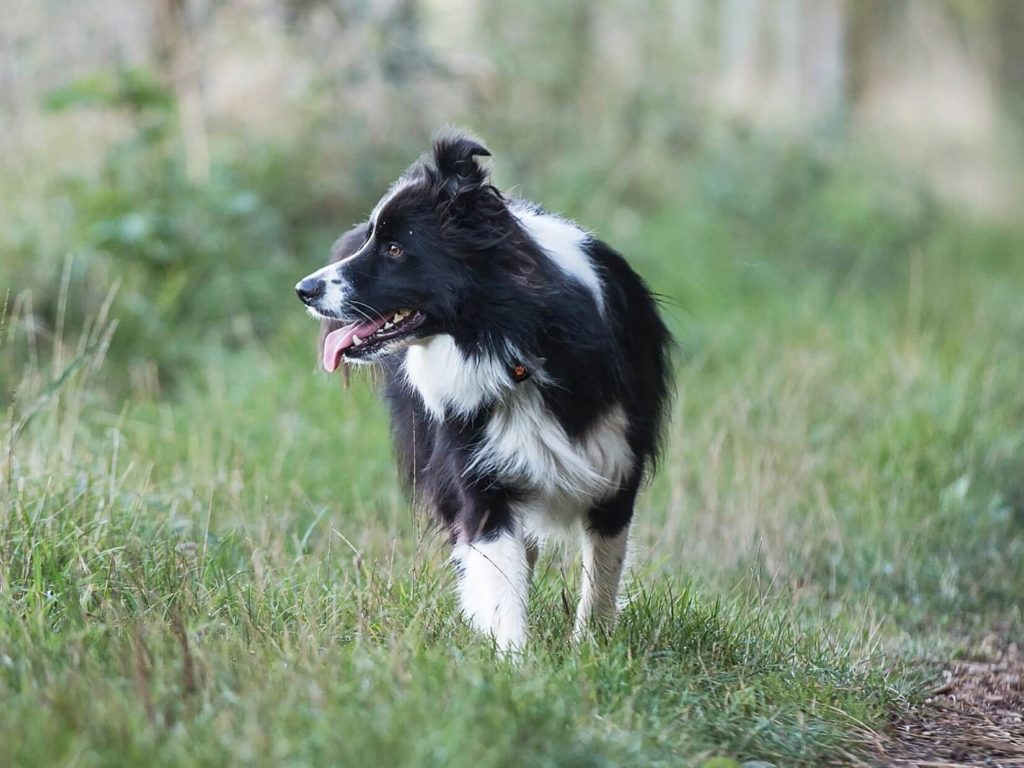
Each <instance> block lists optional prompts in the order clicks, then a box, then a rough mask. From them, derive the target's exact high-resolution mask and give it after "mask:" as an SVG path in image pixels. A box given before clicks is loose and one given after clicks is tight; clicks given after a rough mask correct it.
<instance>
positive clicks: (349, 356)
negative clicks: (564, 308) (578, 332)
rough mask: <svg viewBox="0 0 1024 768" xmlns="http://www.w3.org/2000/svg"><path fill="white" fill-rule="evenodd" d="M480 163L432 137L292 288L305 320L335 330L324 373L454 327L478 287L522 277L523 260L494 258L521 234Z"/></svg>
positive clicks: (478, 151)
mask: <svg viewBox="0 0 1024 768" xmlns="http://www.w3.org/2000/svg"><path fill="white" fill-rule="evenodd" d="M487 155H490V153H489V152H488V151H487V149H485V148H484V146H483V145H482V144H481V143H480V142H479V141H477V140H476V139H474V138H472V137H470V136H468V135H466V134H462V133H455V132H446V133H443V134H441V135H440V136H439V137H438V138H437V139H436V140H435V142H434V146H433V149H432V151H431V152H429V153H428V154H426V155H424V156H423V157H422V158H421V159H420V160H419V161H418V162H417V163H415V164H414V165H413V166H412V167H411V168H409V170H408V171H406V173H405V174H404V175H403V176H402V177H401V178H400V179H399V180H398V181H397V182H395V184H394V185H393V186H392V187H391V189H390V190H389V191H388V193H387V194H386V195H385V196H384V197H383V198H382V199H381V201H380V202H379V203H378V204H377V206H376V208H374V210H373V213H372V214H371V215H370V220H369V221H368V222H367V223H366V224H363V225H361V226H360V227H357V228H356V229H354V230H352V231H351V232H349V233H347V234H346V235H344V236H342V238H341V239H340V240H339V241H338V243H337V244H336V245H335V249H334V255H333V258H334V259H335V261H333V263H331V264H330V265H328V266H327V267H324V268H323V269H321V270H318V271H317V272H314V273H313V274H311V275H309V276H308V277H306V278H304V279H303V280H301V281H300V282H299V283H298V285H296V286H295V290H296V292H297V293H298V295H299V298H300V299H301V300H302V302H303V303H304V304H305V305H306V306H307V307H308V308H309V311H310V312H311V313H312V314H313V315H315V316H317V317H320V318H323V319H325V320H328V321H331V322H332V323H333V324H335V325H336V326H337V327H335V328H334V330H331V331H330V332H329V333H328V334H327V335H326V337H325V338H324V344H323V362H324V368H326V369H327V370H328V371H333V370H334V369H335V368H337V367H338V365H339V364H340V363H341V362H343V361H344V362H369V361H372V360H375V359H378V358H380V357H383V356H384V355H387V354H390V353H393V352H395V351H397V350H399V349H401V348H403V347H405V346H407V345H408V344H410V343H413V342H415V341H417V340H419V339H423V338H426V337H428V336H432V335H435V334H438V333H445V332H450V331H451V329H452V328H453V327H454V326H455V325H457V324H459V325H462V326H464V325H465V323H466V321H467V312H469V313H471V314H473V313H476V312H478V311H479V310H478V309H470V306H469V305H470V304H471V303H472V299H471V297H473V296H474V295H478V294H479V286H480V285H481V284H482V283H485V282H486V281H487V280H489V279H491V278H493V277H495V276H498V275H499V274H500V273H502V272H503V271H504V275H505V278H506V279H507V277H508V276H509V275H514V274H516V273H522V272H523V264H522V262H523V259H521V258H520V259H516V260H514V261H516V262H517V264H512V263H509V262H510V260H509V258H507V257H503V256H502V255H501V254H507V253H509V248H508V246H509V245H512V246H514V242H510V241H516V240H517V239H519V238H521V237H522V232H521V230H520V228H519V227H518V224H517V222H516V219H515V217H514V216H513V214H512V213H511V212H510V211H509V209H508V206H507V205H506V202H505V200H504V198H503V197H502V195H501V193H500V192H498V190H497V189H495V188H494V187H493V186H492V185H491V182H490V178H489V175H488V172H487V170H486V169H485V168H483V167H482V166H481V165H480V162H479V161H478V160H477V158H478V157H481V156H487ZM512 250H513V251H515V250H518V249H516V248H515V247H513V248H512ZM528 260H529V259H527V261H528ZM477 301H478V299H477Z"/></svg>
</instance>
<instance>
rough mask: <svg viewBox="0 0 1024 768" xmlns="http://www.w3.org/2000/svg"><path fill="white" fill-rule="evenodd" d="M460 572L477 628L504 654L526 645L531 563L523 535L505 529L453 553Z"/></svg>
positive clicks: (465, 605) (462, 593)
mask: <svg viewBox="0 0 1024 768" xmlns="http://www.w3.org/2000/svg"><path fill="white" fill-rule="evenodd" d="M452 559H453V560H454V561H455V562H456V565H457V567H458V570H459V602H460V603H461V605H462V612H463V613H464V614H465V616H466V618H467V619H468V620H469V622H470V624H472V625H473V627H474V628H475V629H476V630H477V631H479V632H481V633H483V634H485V635H490V636H491V637H493V638H494V642H495V644H496V645H497V646H498V649H499V650H500V651H501V652H502V653H509V652H516V651H521V650H522V649H523V647H524V646H525V645H526V601H527V596H528V592H529V580H530V564H529V562H528V559H527V547H526V542H525V541H524V539H523V537H522V535H521V534H520V533H519V532H518V531H517V530H508V529H502V530H498V531H494V532H492V533H491V534H490V535H485V536H480V537H477V538H475V539H474V540H473V541H471V542H459V543H457V544H456V545H455V548H454V550H453V552H452Z"/></svg>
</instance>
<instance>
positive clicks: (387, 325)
mask: <svg viewBox="0 0 1024 768" xmlns="http://www.w3.org/2000/svg"><path fill="white" fill-rule="evenodd" d="M394 327H395V324H394V323H384V330H385V331H386V330H388V329H389V328H394Z"/></svg>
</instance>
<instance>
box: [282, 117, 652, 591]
mask: <svg viewBox="0 0 1024 768" xmlns="http://www.w3.org/2000/svg"><path fill="white" fill-rule="evenodd" d="M489 154H490V153H489V152H488V151H487V150H486V149H484V147H483V146H482V145H481V144H480V143H479V142H478V141H477V140H475V139H473V138H471V137H469V136H466V135H463V134H458V133H447V134H444V135H442V136H441V137H440V138H438V139H437V140H436V142H435V145H434V148H433V151H432V152H431V153H430V154H428V155H426V156H424V157H423V158H421V160H420V161H419V162H418V163H416V164H415V165H413V166H412V167H411V168H410V169H409V171H407V172H406V174H405V175H404V176H403V177H402V179H400V180H399V182H397V183H396V185H395V187H393V188H392V191H391V192H390V193H389V195H388V196H386V197H385V198H384V200H383V201H382V203H381V204H380V205H379V206H378V209H377V210H376V211H375V213H374V216H373V217H372V220H371V221H369V222H367V223H364V224H360V225H359V226H357V227H355V228H354V229H352V230H351V231H349V232H347V233H345V234H344V235H343V236H342V237H341V238H340V239H339V240H338V241H337V243H336V244H335V247H334V249H333V253H332V263H334V262H342V261H343V262H344V263H342V264H340V265H339V266H338V267H337V270H338V272H337V273H336V274H337V277H335V278H334V279H336V280H337V282H338V283H341V282H342V278H343V279H344V281H346V282H347V290H348V291H349V293H348V294H347V296H348V298H349V303H347V304H346V306H345V307H343V308H341V309H339V310H336V311H333V312H330V311H325V310H324V308H323V307H318V306H317V305H316V304H315V302H310V301H307V303H308V304H310V306H311V307H313V308H314V310H316V312H317V313H318V314H319V315H320V316H321V317H325V316H326V319H324V320H323V323H322V331H321V348H322V346H323V340H324V338H325V337H326V335H327V334H328V333H329V332H330V331H332V330H335V329H337V328H339V327H341V326H342V325H343V324H346V323H351V322H353V321H354V320H358V319H359V315H360V314H362V315H363V316H364V317H365V312H366V311H371V312H374V313H384V314H387V313H389V312H394V311H395V310H397V309H399V308H405V307H410V308H414V309H415V310H418V311H419V313H420V315H419V316H418V317H419V318H420V320H419V325H418V326H417V327H415V328H414V329H413V330H412V331H411V332H410V333H409V336H408V338H407V339H405V341H407V342H410V343H417V342H422V341H424V340H428V339H429V338H431V337H433V336H436V335H438V334H447V335H449V336H451V338H452V339H453V340H454V343H455V345H456V346H457V348H458V350H459V351H460V352H461V354H462V356H463V357H464V358H465V359H466V360H467V361H469V362H470V364H476V363H481V364H482V363H483V361H487V360H490V361H494V360H497V361H500V363H501V365H500V366H499V370H500V371H501V374H500V375H504V376H507V377H508V381H507V382H505V384H507V387H508V390H507V391H511V390H512V389H513V388H515V387H536V388H537V389H538V390H539V393H540V395H541V397H542V399H543V406H544V408H545V409H546V411H547V412H548V414H549V415H550V417H551V418H552V419H553V421H554V422H557V424H558V425H560V426H561V428H562V429H564V431H565V433H566V434H567V435H568V437H569V438H570V439H572V440H574V441H576V440H579V441H582V440H583V439H584V438H585V436H586V435H587V434H588V432H589V430H591V428H592V427H593V426H594V425H595V423H596V422H597V420H598V419H599V417H600V416H601V415H602V414H603V413H606V412H607V410H608V409H609V408H610V407H612V406H613V405H614V404H620V405H621V407H622V409H623V411H624V413H625V417H626V422H627V426H626V429H625V438H626V441H627V442H628V446H629V449H630V451H631V454H632V457H631V461H632V464H631V467H630V469H629V471H628V472H627V473H625V474H624V475H623V480H622V481H621V482H620V483H619V484H618V487H616V488H615V489H613V490H612V491H611V492H609V493H607V494H605V495H603V496H602V497H601V498H595V499H592V500H591V501H589V502H587V503H588V505H589V508H588V511H587V512H586V514H585V517H584V520H583V522H584V524H585V526H586V527H587V528H588V529H589V530H590V531H591V534H592V535H598V536H615V535H617V534H618V533H620V532H622V531H623V530H624V528H626V527H627V526H628V525H629V523H630V521H631V518H632V515H633V504H634V500H635V496H636V493H637V490H638V487H639V485H640V483H641V481H642V478H643V476H644V474H645V472H646V471H647V470H648V469H649V468H650V467H651V466H652V465H653V463H654V462H655V461H656V459H657V456H658V453H659V446H660V437H661V433H662V427H663V424H664V421H665V416H666V408H667V404H668V402H669V396H670V360H669V357H670V354H669V349H670V342H671V337H670V335H669V332H668V330H667V329H666V328H665V325H664V324H663V323H662V321H661V319H660V317H659V315H658V312H657V309H656V306H655V301H654V299H653V297H652V295H651V292H650V291H649V290H648V288H647V286H646V285H645V284H644V281H643V280H642V279H641V278H640V277H639V276H638V275H637V274H636V273H635V272H634V271H633V270H632V269H631V268H630V266H629V265H628V264H627V262H626V261H625V259H624V258H623V257H622V256H621V255H619V254H618V253H617V252H616V251H615V250H613V249H612V248H611V247H610V246H608V245H606V244H605V243H603V242H601V241H600V240H598V239H596V238H594V237H592V236H586V237H585V239H583V241H582V244H581V245H580V250H582V251H583V253H584V254H585V257H586V259H588V260H589V264H590V266H591V267H592V268H593V270H594V272H596V275H597V277H598V278H599V281H600V290H601V291H602V292H603V297H604V310H603V313H602V312H601V311H600V310H599V306H598V303H597V300H596V299H595V295H594V292H593V290H591V289H590V288H588V287H587V286H586V285H584V283H583V282H581V281H580V280H579V279H575V278H574V277H572V276H571V275H570V274H567V272H566V271H565V270H564V269H562V268H560V266H559V265H558V264H557V263H556V260H555V259H554V258H552V256H551V255H549V254H548V253H546V252H545V251H544V250H543V249H542V248H541V246H540V245H539V244H538V242H537V241H535V239H534V238H533V237H532V236H531V233H530V232H529V231H528V229H527V228H526V227H525V226H523V225H522V224H521V222H520V218H519V216H517V212H521V211H524V210H529V211H530V212H532V213H533V214H535V215H545V214H543V212H542V211H540V209H538V208H536V207H532V206H530V207H527V206H528V204H524V203H519V202H515V201H510V200H508V199H506V197H505V196H504V195H502V193H501V192H499V191H498V190H497V189H496V188H495V187H494V186H493V184H492V183H491V181H490V178H489V175H488V173H487V171H486V170H485V169H484V167H483V166H482V165H481V164H480V162H479V161H478V159H477V158H478V157H480V156H485V155H489ZM559 221H560V220H559ZM562 223H565V222H562ZM396 248H397V250H395V249H396ZM395 253H399V254H400V255H399V256H398V257H395V256H394V254H395ZM321 273H323V274H324V275H326V276H327V277H331V276H332V275H335V273H333V272H331V273H324V272H323V270H321ZM321 273H316V274H315V275H314V276H312V277H316V276H317V275H319V274H321ZM300 293H301V292H300ZM360 307H361V308H363V311H360V309H359V308H360ZM386 351H387V350H385V352H386ZM375 354H376V350H375V349H374V348H373V345H372V344H364V345H363V347H361V348H360V349H350V350H348V351H346V352H345V357H343V358H342V359H343V360H346V361H352V362H361V361H363V360H365V359H367V358H374V357H375ZM406 355H407V350H406V349H405V348H402V349H400V350H398V351H395V352H393V353H392V354H382V355H381V357H380V359H379V360H377V362H379V363H380V364H381V368H382V371H383V376H384V382H385V383H384V392H385V394H386V398H387V401H388V403H389V405H390V409H391V423H392V429H393V437H394V443H395V447H396V451H397V457H398V463H399V466H400V468H401V471H402V475H403V477H404V479H405V481H406V485H407V486H408V487H409V489H410V490H412V491H414V492H415V495H416V496H417V497H418V500H419V501H421V502H423V503H425V504H426V506H428V507H430V508H431V509H433V510H434V511H436V513H437V514H438V515H439V519H440V521H441V522H442V523H443V524H444V525H445V526H446V528H447V529H448V530H449V532H450V533H451V536H452V540H453V542H458V541H470V542H472V541H474V540H488V539H492V538H494V537H496V536H497V535H498V534H499V533H501V532H507V531H509V530H510V529H512V528H514V527H515V525H516V520H515V509H516V504H515V502H517V501H518V500H521V499H523V498H525V497H528V496H529V495H530V494H531V493H532V492H533V489H531V488H530V487H528V486H527V485H524V484H523V483H521V482H519V481H518V480H517V479H516V478H515V477H507V476H500V475H498V474H496V473H493V472H489V471H486V470H480V469H479V468H478V463H474V461H473V458H474V456H475V454H476V452H477V451H478V450H480V449H481V446H482V445H483V444H484V433H485V430H486V428H487V425H488V422H489V420H490V419H491V417H492V413H493V412H494V408H495V407H496V406H497V401H498V400H499V399H500V396H495V397H490V398H485V399H483V400H482V401H481V402H480V403H478V404H477V405H476V407H474V408H473V409H471V410H470V411H469V412H465V411H460V410H459V409H457V408H448V409H447V410H445V412H444V415H443V418H438V417H437V415H436V414H432V413H430V412H429V409H428V407H427V405H426V403H425V402H424V399H423V398H422V397H421V396H420V394H419V393H418V392H417V390H416V388H415V386H413V385H411V384H410V381H409V379H408V376H407V375H406V372H405V370H404V369H403V366H404V363H405V357H406ZM617 578H618V576H617V575H616V580H617Z"/></svg>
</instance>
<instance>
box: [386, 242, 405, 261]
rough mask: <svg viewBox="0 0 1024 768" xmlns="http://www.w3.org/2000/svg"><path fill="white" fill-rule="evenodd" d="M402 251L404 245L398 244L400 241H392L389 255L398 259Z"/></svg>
mask: <svg viewBox="0 0 1024 768" xmlns="http://www.w3.org/2000/svg"><path fill="white" fill-rule="evenodd" d="M402 253H403V251H402V246H400V245H398V243H392V244H391V245H389V246H388V256H391V257H392V258H394V259H397V258H398V257H399V256H401V255H402Z"/></svg>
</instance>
